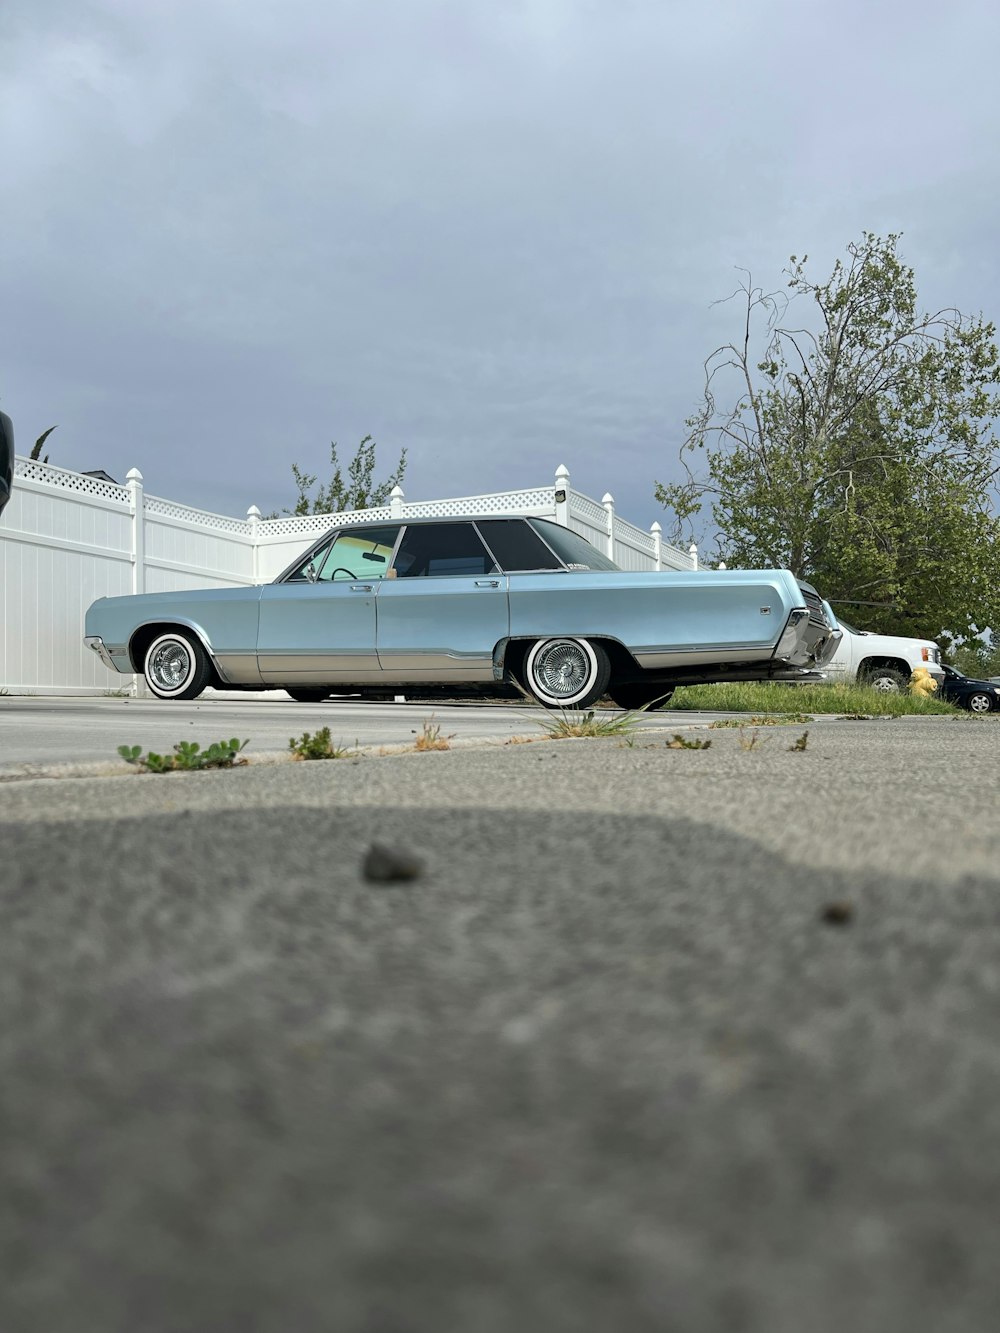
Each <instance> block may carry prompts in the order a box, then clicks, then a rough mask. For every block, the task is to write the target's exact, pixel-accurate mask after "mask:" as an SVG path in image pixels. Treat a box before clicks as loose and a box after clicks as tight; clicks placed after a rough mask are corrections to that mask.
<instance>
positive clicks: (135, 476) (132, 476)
mask: <svg viewBox="0 0 1000 1333" xmlns="http://www.w3.org/2000/svg"><path fill="white" fill-rule="evenodd" d="M125 480H126V481H142V473H141V472H140V471H139V469H138V468H137V467H130V468H129V470H128V471H127V472H126V473H125Z"/></svg>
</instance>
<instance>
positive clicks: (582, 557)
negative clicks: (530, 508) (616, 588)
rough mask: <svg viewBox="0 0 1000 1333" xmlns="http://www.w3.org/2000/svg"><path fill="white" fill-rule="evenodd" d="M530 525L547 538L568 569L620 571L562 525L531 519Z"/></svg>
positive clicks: (605, 557) (595, 549)
mask: <svg viewBox="0 0 1000 1333" xmlns="http://www.w3.org/2000/svg"><path fill="white" fill-rule="evenodd" d="M528 522H529V524H530V525H531V527H533V528H534V529H535V531H536V532H538V533H540V534H541V536H542V537H544V538H545V540H546V542H548V544H549V546H551V547H552V549H553V551H555V553H556V555H558V556H559V557H560V559H561V560H563V562H564V563H565V565H566V568H567V569H619V568H620V566H618V565H616V564H615V562H614V561H613V560H611V559H609V558H608V556H606V555H602V553H601V552H600V551H599V550H598V549H597V547H596V546H591V544H590V542H588V541H587V539H586V537H581V536H580V535H579V533H576V532H571V531H570V529H569V528H564V527H563V525H562V524H561V523H552V522H550V521H549V520H548V519H544V518H529V519H528Z"/></svg>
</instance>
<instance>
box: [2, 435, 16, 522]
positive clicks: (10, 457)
mask: <svg viewBox="0 0 1000 1333" xmlns="http://www.w3.org/2000/svg"><path fill="white" fill-rule="evenodd" d="M13 483H14V427H13V425H12V424H11V419H10V417H9V416H8V415H7V413H6V412H0V514H2V513H3V511H4V505H6V503H7V501H8V500H9V499H10V488H11V486H12V485H13Z"/></svg>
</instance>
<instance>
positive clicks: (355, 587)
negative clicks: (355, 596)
mask: <svg viewBox="0 0 1000 1333" xmlns="http://www.w3.org/2000/svg"><path fill="white" fill-rule="evenodd" d="M373 587H374V584H371V583H352V584H351V592H371V590H372V588H373Z"/></svg>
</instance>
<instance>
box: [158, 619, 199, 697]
mask: <svg viewBox="0 0 1000 1333" xmlns="http://www.w3.org/2000/svg"><path fill="white" fill-rule="evenodd" d="M143 674H144V675H145V677H146V684H147V685H148V686H149V688H150V689H151V690H152V692H153V693H154V694H155V695H156V696H157V697H158V698H160V699H195V698H197V696H198V695H199V694H201V692H202V690H203V689H204V688H205V686H206V685H208V683H209V682H210V680H211V679H212V667H211V664H210V663H209V660H208V656H207V654H206V653H205V650H204V648H202V646H201V644H200V643H198V642H197V640H196V639H194V638H193V637H192V638H190V639H189V638H188V636H187V635H186V634H182V633H181V632H180V631H175V632H172V633H169V634H160V635H159V636H158V637H157V638H155V639H154V640H153V642H152V643H151V644H150V645H149V647H148V648H147V650H146V656H145V659H144V662H143Z"/></svg>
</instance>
